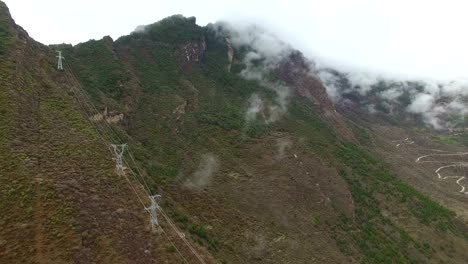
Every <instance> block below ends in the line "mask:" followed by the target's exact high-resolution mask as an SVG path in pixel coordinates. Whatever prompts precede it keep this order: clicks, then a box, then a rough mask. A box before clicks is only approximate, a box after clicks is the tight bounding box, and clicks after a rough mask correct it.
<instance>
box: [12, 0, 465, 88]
mask: <svg viewBox="0 0 468 264" xmlns="http://www.w3.org/2000/svg"><path fill="white" fill-rule="evenodd" d="M5 2H6V3H7V5H8V6H9V8H10V11H11V13H12V16H13V18H14V19H15V21H16V22H17V23H18V24H19V25H21V26H22V27H24V28H25V30H27V31H28V32H29V34H30V35H31V37H33V38H34V39H36V40H37V41H39V42H42V43H44V44H58V43H71V44H77V43H79V42H85V41H87V40H89V39H101V38H102V37H104V36H106V35H110V36H111V37H112V38H114V39H116V38H118V37H120V36H122V35H127V34H129V33H130V32H131V31H133V30H134V29H135V28H136V27H137V26H138V25H146V24H151V23H154V22H156V21H159V20H161V19H163V18H165V17H167V16H170V15H173V14H182V15H184V16H195V17H197V24H199V25H201V26H204V25H206V24H208V23H214V22H217V21H220V20H222V21H227V22H229V23H231V24H234V25H236V24H250V23H254V24H258V25H260V26H262V27H264V28H266V29H267V30H269V31H270V32H272V33H273V34H275V35H277V36H278V37H279V38H280V39H282V40H283V41H284V42H286V43H289V44H291V45H292V46H293V47H294V48H296V49H299V50H301V51H302V52H303V53H304V54H305V55H306V56H307V57H309V58H313V59H316V60H318V61H319V63H321V64H325V65H327V66H332V67H336V68H338V69H340V70H348V71H366V72H371V73H374V74H380V75H384V76H392V77H401V78H410V79H421V78H427V79H434V80H451V79H460V78H463V79H464V78H465V76H467V74H466V72H465V71H466V69H468V52H466V51H465V50H466V48H465V47H468V37H467V36H464V35H463V34H461V32H463V25H465V24H466V23H467V22H468V17H466V16H464V14H463V10H466V8H465V7H468V3H466V4H465V3H460V2H457V1H419V0H418V1H412V2H411V3H407V2H405V1H400V0H399V1H392V2H385V3H380V2H379V3H376V2H374V1H370V0H354V1H339V0H332V1H297V0H292V1H288V2H281V1H265V0H261V1H256V2H252V1H244V0H242V1H238V2H236V4H235V5H228V4H222V3H221V2H219V1H212V0H201V1H197V2H192V1H168V2H162V1H156V2H155V1H148V0H134V1H124V0H117V1H109V0H103V1H99V2H95V1H93V2H92V1H90V0H84V1H80V2H70V3H67V4H63V2H62V1H58V0H43V1H34V0H6V1H5Z"/></svg>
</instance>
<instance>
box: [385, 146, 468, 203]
mask: <svg viewBox="0 0 468 264" xmlns="http://www.w3.org/2000/svg"><path fill="white" fill-rule="evenodd" d="M392 142H395V143H397V144H396V147H397V148H398V147H400V146H403V145H412V144H414V143H415V142H414V141H412V140H411V139H409V138H405V139H404V140H392ZM417 150H423V151H432V152H438V153H431V154H426V155H422V156H419V157H418V158H416V160H415V162H416V163H446V164H448V165H443V166H440V167H438V168H437V169H436V170H435V171H434V173H435V174H437V178H438V179H440V180H447V179H457V180H456V181H455V183H456V184H457V185H458V186H460V188H461V189H460V190H459V192H460V193H463V194H468V191H465V190H466V189H467V188H466V186H465V184H463V183H462V181H463V180H464V179H465V177H466V175H465V174H466V169H467V168H468V162H465V161H454V160H440V158H442V157H443V158H450V157H457V156H458V157H463V156H466V155H468V152H455V153H450V152H448V151H445V150H440V149H424V148H417ZM427 158H432V159H431V160H425V159H427ZM449 168H459V169H462V170H463V175H449V176H444V175H443V171H444V170H446V169H449Z"/></svg>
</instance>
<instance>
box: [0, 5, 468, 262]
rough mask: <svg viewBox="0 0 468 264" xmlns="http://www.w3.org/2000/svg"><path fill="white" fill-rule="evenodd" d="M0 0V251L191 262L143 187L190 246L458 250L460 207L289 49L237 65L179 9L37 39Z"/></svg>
mask: <svg viewBox="0 0 468 264" xmlns="http://www.w3.org/2000/svg"><path fill="white" fill-rule="evenodd" d="M0 7H1V8H0V9H1V10H0V11H1V12H0V29H1V30H0V37H1V38H0V43H2V45H1V46H0V56H1V62H0V76H1V92H0V100H1V104H0V113H1V117H2V118H1V120H0V129H1V130H0V131H1V133H2V137H1V140H0V148H1V149H0V150H1V151H0V153H1V154H0V155H1V159H0V162H1V163H0V168H1V170H0V175H1V177H0V193H1V195H2V199H1V202H0V209H1V210H2V214H1V216H0V262H2V263H3V262H5V263H68V262H77V263H91V262H95V263H153V262H157V263H161V262H162V263H180V262H182V263H184V261H185V263H187V262H188V263H200V259H198V258H197V257H196V256H195V254H194V253H193V252H192V251H191V250H190V248H189V247H188V246H187V244H185V242H184V240H183V239H181V237H180V236H179V234H177V233H176V232H175V231H174V229H173V228H171V224H170V223H169V222H168V221H167V219H166V218H165V217H163V216H161V215H159V220H160V225H161V227H162V229H161V230H163V231H156V232H151V230H150V224H149V217H148V214H147V213H146V211H145V210H144V206H149V200H148V198H147V195H148V194H160V195H162V200H161V207H162V208H163V210H164V212H166V213H167V215H168V217H169V218H170V219H172V221H174V223H175V225H176V226H177V229H178V230H180V231H181V232H183V234H184V237H185V238H186V239H187V242H188V243H189V244H191V245H193V247H194V250H195V251H196V252H198V253H199V254H200V257H201V259H203V261H205V262H206V263H323V262H329V263H344V262H351V263H432V262H434V263H439V262H440V263H444V262H445V263H466V262H467V261H468V253H467V252H468V250H467V249H468V242H467V239H468V237H467V228H466V224H465V223H463V221H462V220H460V219H459V217H457V215H456V213H455V212H453V211H451V210H449V209H446V208H445V207H442V206H440V205H439V204H438V203H436V202H434V201H433V200H432V199H431V198H429V197H428V196H426V195H424V194H422V193H420V192H419V191H417V190H416V189H415V188H413V187H411V186H410V185H408V184H407V183H405V181H404V180H402V179H400V178H398V177H396V176H397V174H395V173H394V168H393V167H392V166H391V165H389V164H387V163H386V162H385V161H384V160H383V159H382V158H381V157H380V156H379V155H374V154H370V152H369V151H368V146H370V145H371V142H372V138H373V137H374V136H373V135H372V134H367V133H366V131H367V129H370V128H366V127H364V128H360V127H357V126H356V125H355V124H354V123H352V122H351V121H350V120H348V119H347V118H346V117H344V116H342V115H340V114H339V113H337V112H336V111H335V108H334V106H333V104H332V103H331V101H330V100H329V99H328V97H327V95H326V91H325V88H324V87H323V85H322V84H321V82H320V80H319V79H317V78H315V77H313V76H311V75H310V74H309V72H310V68H309V67H310V66H309V64H308V63H307V61H306V59H305V58H304V57H303V56H302V55H301V54H300V53H299V52H296V51H291V53H290V54H288V55H287V56H284V57H283V58H281V60H279V61H278V63H277V64H275V67H274V68H271V69H269V71H263V72H262V74H263V76H264V77H262V79H261V80H260V81H259V80H254V79H253V80H247V79H246V78H245V76H244V75H243V73H242V72H243V70H245V69H248V67H249V65H247V63H246V60H245V57H246V56H247V55H248V54H249V52H251V51H255V48H254V47H249V46H243V47H234V48H233V47H231V45H230V43H229V41H227V40H226V38H229V35H220V34H219V31H217V30H215V27H213V26H207V27H199V26H197V25H196V23H195V19H194V18H184V17H181V16H173V17H169V18H167V19H164V20H162V21H160V22H158V23H155V24H153V25H149V26H147V27H146V30H145V31H144V32H140V33H133V34H131V35H129V36H125V37H122V38H120V39H118V40H116V41H113V40H112V39H111V38H109V37H105V38H103V39H101V40H91V41H88V42H85V43H81V44H78V45H76V46H71V45H53V46H49V47H47V46H44V45H41V44H39V43H37V42H35V41H34V40H32V39H31V38H29V37H28V36H27V34H26V32H25V31H23V30H22V29H21V28H20V27H18V26H17V25H15V24H14V22H13V21H12V20H11V18H10V17H9V14H8V11H7V8H6V7H5V6H4V5H3V4H2V5H1V6H0ZM231 49H233V50H231ZM57 50H61V51H62V52H63V55H64V56H65V58H66V60H65V62H64V64H65V70H64V71H60V70H57V69H56V68H55V66H56V65H55V55H56V53H55V52H56V51H57ZM230 52H233V61H232V62H231V61H230V56H229V53H230ZM263 59H265V58H263ZM263 62H264V61H262V58H260V59H259V60H258V61H256V62H255V63H257V64H258V65H260V66H261V65H262V63H263ZM272 87H273V88H272ZM282 87H287V89H288V90H287V91H289V96H288V97H287V99H286V104H285V106H283V105H282V102H281V95H280V93H281V91H283V90H281V89H282ZM260 99H261V100H260ZM259 102H260V103H259ZM256 103H257V104H256ZM254 106H256V108H255V107H254ZM254 110H255V111H254ZM111 143H114V144H120V143H128V145H129V151H130V152H126V153H125V155H124V159H125V160H126V161H127V162H128V164H125V165H126V166H127V167H128V168H127V169H126V173H125V174H124V175H119V174H118V173H116V171H115V161H114V160H113V159H112V158H113V156H112V153H111V152H109V144H111ZM129 153H132V154H133V156H130V155H129ZM133 157H134V159H135V164H134V163H133V162H132V158H133ZM132 172H134V173H135V174H133V173H132ZM140 175H141V176H142V177H143V178H139V176H140ZM134 176H137V178H134ZM127 179H128V180H129V181H127ZM140 183H143V186H142V185H140ZM138 197H140V198H141V199H142V201H141V202H142V203H143V204H142V203H140V201H139V198H138ZM402 219H403V220H402Z"/></svg>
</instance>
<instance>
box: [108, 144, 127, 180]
mask: <svg viewBox="0 0 468 264" xmlns="http://www.w3.org/2000/svg"><path fill="white" fill-rule="evenodd" d="M111 147H112V150H113V153H114V156H115V168H116V169H117V172H118V173H123V172H124V166H123V154H124V151H125V148H126V147H127V143H125V144H120V145H116V144H111Z"/></svg>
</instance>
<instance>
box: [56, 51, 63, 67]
mask: <svg viewBox="0 0 468 264" xmlns="http://www.w3.org/2000/svg"><path fill="white" fill-rule="evenodd" d="M57 52H58V56H56V57H57V69H59V70H63V63H62V60H65V57H63V56H62V51H57Z"/></svg>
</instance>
